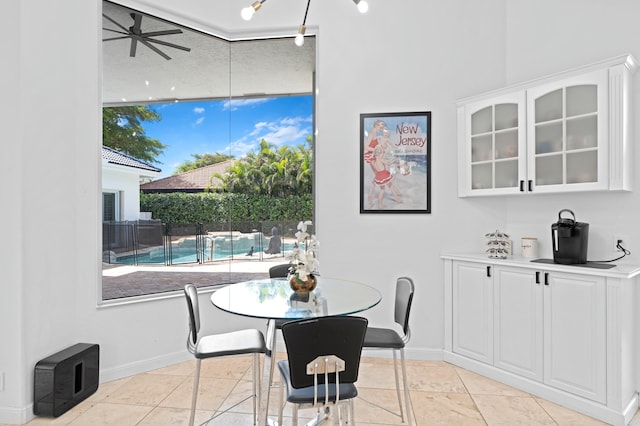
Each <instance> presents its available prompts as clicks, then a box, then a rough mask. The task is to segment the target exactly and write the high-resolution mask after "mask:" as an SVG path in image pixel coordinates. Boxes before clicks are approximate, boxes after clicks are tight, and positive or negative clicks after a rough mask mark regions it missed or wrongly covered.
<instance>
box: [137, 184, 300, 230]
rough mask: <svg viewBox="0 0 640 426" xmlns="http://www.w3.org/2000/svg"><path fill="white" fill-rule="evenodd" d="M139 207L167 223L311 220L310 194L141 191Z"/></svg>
mask: <svg viewBox="0 0 640 426" xmlns="http://www.w3.org/2000/svg"><path fill="white" fill-rule="evenodd" d="M140 211H142V212H151V213H152V217H153V218H154V219H160V220H162V222H165V223H168V222H171V223H210V222H228V221H230V222H242V221H265V220H272V221H281V220H293V221H299V220H311V218H312V217H313V199H312V196H311V194H305V195H292V196H287V197H269V196H267V195H245V194H227V193H224V194H218V193H209V192H207V193H198V194H184V193H179V192H174V193H167V194H144V193H141V194H140Z"/></svg>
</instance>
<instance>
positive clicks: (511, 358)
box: [493, 267, 544, 381]
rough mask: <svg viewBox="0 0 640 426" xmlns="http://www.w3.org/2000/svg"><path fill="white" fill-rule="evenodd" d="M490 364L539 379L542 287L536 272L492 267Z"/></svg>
mask: <svg viewBox="0 0 640 426" xmlns="http://www.w3.org/2000/svg"><path fill="white" fill-rule="evenodd" d="M494 273H495V277H496V279H495V285H494V292H493V293H494V295H493V297H494V307H495V309H494V318H495V327H494V347H495V349H494V353H495V357H494V365H495V366H496V367H499V368H501V369H503V370H506V371H510V372H512V373H515V374H518V375H520V376H523V377H527V378H530V379H533V380H537V381H542V380H543V368H542V367H543V364H542V363H543V355H544V354H543V348H544V346H543V334H542V332H543V313H544V311H543V304H542V301H543V292H542V290H543V288H542V287H541V285H540V272H538V273H536V272H535V271H532V270H528V269H524V270H523V269H519V268H512V267H494Z"/></svg>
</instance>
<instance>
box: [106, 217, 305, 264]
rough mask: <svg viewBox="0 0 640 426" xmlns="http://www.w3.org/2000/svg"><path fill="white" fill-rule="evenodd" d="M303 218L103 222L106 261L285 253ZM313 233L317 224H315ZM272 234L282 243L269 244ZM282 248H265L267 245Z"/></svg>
mask: <svg viewBox="0 0 640 426" xmlns="http://www.w3.org/2000/svg"><path fill="white" fill-rule="evenodd" d="M297 225H298V222H297V221H261V222H215V223H198V224H181V223H163V222H162V221H160V220H137V221H118V222H116V221H109V222H103V224H102V261H103V262H105V263H116V264H130V265H139V264H154V265H158V264H160V265H167V266H168V265H176V264H186V263H201V264H203V263H208V262H215V261H222V260H227V261H228V260H233V259H234V258H235V259H237V258H242V259H243V260H262V259H263V257H264V256H265V255H267V254H268V255H269V256H270V257H274V256H282V257H284V253H285V251H286V250H287V249H289V248H290V247H293V246H294V244H295V233H296V231H297ZM311 231H312V232H313V229H311ZM271 239H274V240H275V239H278V240H279V241H277V242H278V244H276V245H274V244H273V241H272V245H269V242H270V240H271ZM271 247H276V249H272V250H271V252H269V253H265V250H266V249H267V248H271Z"/></svg>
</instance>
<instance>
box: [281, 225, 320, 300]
mask: <svg viewBox="0 0 640 426" xmlns="http://www.w3.org/2000/svg"><path fill="white" fill-rule="evenodd" d="M312 224H313V223H312V222H311V221H310V220H307V221H304V222H300V223H298V232H296V234H295V235H296V244H295V246H294V248H293V249H292V250H291V251H289V252H288V253H287V254H286V256H285V258H286V259H287V260H288V261H289V263H290V264H291V266H290V267H289V277H290V283H291V288H293V290H294V291H297V292H308V291H312V290H313V289H314V288H315V283H316V279H315V277H314V276H313V274H314V273H316V274H317V273H318V267H319V266H320V263H319V262H318V259H317V258H316V255H317V253H318V246H319V245H320V242H319V241H318V240H317V239H316V236H315V235H309V233H308V232H307V227H308V226H310V225H312ZM309 287H311V288H309Z"/></svg>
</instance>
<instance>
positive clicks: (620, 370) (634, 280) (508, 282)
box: [442, 254, 640, 425]
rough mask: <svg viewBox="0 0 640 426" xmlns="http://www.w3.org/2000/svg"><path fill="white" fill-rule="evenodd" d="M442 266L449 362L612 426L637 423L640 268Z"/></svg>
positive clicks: (455, 261)
mask: <svg viewBox="0 0 640 426" xmlns="http://www.w3.org/2000/svg"><path fill="white" fill-rule="evenodd" d="M442 257H443V259H444V265H445V268H444V279H445V288H444V294H445V298H444V301H445V345H444V346H445V348H444V357H443V358H444V360H445V361H448V362H451V363H452V364H455V365H459V366H461V367H464V368H467V369H470V370H472V371H475V372H477V373H479V374H483V375H485V376H488V377H490V378H493V379H495V380H498V381H502V382H504V383H507V384H509V385H511V386H514V387H517V388H520V389H522V390H524V391H526V392H529V393H532V394H534V395H538V396H540V397H542V398H546V399H549V400H551V401H554V402H557V403H559V404H561V405H564V406H568V407H569V408H571V409H573V410H576V411H580V412H584V413H586V414H588V415H590V416H593V417H596V418H599V419H600V420H603V421H605V422H607V423H611V424H620V425H622V424H627V423H628V422H629V421H630V419H631V417H632V416H633V414H634V413H635V411H636V410H637V409H638V406H639V397H638V393H637V389H638V385H637V384H638V380H637V377H636V371H640V368H639V367H640V364H638V360H640V357H639V356H638V354H637V350H638V347H639V345H638V344H637V343H636V342H639V340H638V338H637V336H638V333H639V332H640V329H639V328H638V326H637V325H636V324H637V323H638V321H637V318H636V314H635V311H636V310H637V308H636V307H637V306H638V304H640V290H638V289H636V288H637V286H638V285H639V284H640V282H639V279H638V277H640V267H638V266H632V265H628V266H625V265H619V266H617V267H616V268H613V269H592V268H587V267H580V266H572V265H557V264H541V263H534V262H530V261H528V260H527V259H518V258H516V259H507V260H497V259H487V258H485V257H483V256H481V255H461V254H452V255H443V256H442Z"/></svg>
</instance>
